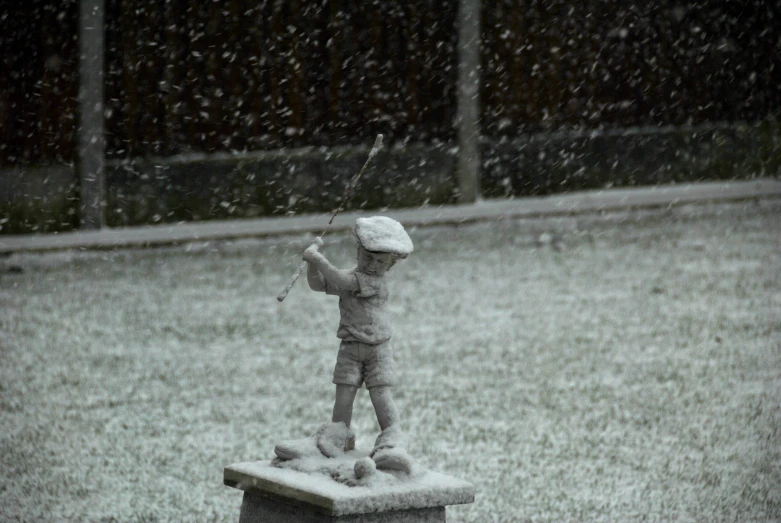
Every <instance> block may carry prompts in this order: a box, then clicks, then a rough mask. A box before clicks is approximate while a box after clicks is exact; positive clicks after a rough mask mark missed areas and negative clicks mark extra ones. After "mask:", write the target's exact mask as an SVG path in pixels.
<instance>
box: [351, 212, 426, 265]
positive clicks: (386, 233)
mask: <svg viewBox="0 0 781 523" xmlns="http://www.w3.org/2000/svg"><path fill="white" fill-rule="evenodd" d="M354 231H355V236H356V237H357V238H358V241H359V242H360V243H361V245H362V246H363V248H364V249H366V250H367V251H372V252H388V253H392V254H398V255H399V256H405V257H406V256H408V255H409V254H411V253H412V248H413V247H412V240H411V239H410V237H409V235H408V234H407V231H405V230H404V227H403V226H402V225H401V224H400V223H399V222H397V221H396V220H394V219H393V218H388V217H387V216H372V217H370V218H358V219H357V220H356V221H355V229H354Z"/></svg>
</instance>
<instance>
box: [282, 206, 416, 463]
mask: <svg viewBox="0 0 781 523" xmlns="http://www.w3.org/2000/svg"><path fill="white" fill-rule="evenodd" d="M353 233H354V235H355V238H356V239H357V241H358V260H357V266H356V267H354V268H352V269H337V268H336V267H334V266H333V265H332V264H331V263H330V262H329V261H328V259H327V258H326V257H325V256H323V254H322V253H320V252H319V249H320V247H321V246H322V244H323V243H322V240H320V239H319V238H318V239H317V240H316V241H315V243H314V244H312V245H311V246H310V247H309V248H307V249H306V251H304V255H303V258H304V260H306V261H307V262H308V268H307V280H308V283H309V287H310V288H311V289H312V290H314V291H317V292H325V293H326V294H331V295H335V296H339V311H340V313H341V319H340V321H339V328H338V330H337V333H336V335H337V337H339V338H341V340H342V342H341V345H340V347H339V354H338V356H337V360H336V366H335V368H334V375H333V376H334V377H333V383H334V384H336V398H335V401H334V410H333V416H332V422H331V423H330V424H326V425H324V426H323V427H321V428H320V429H319V430H318V431H317V433H316V434H315V435H314V436H312V437H310V438H304V439H301V440H293V441H286V442H283V443H280V444H278V445H277V446H276V447H275V449H274V452H275V453H276V455H277V456H278V458H279V459H280V460H291V459H297V458H302V457H307V456H317V455H324V456H327V457H336V456H339V455H341V454H343V453H344V452H345V451H349V450H352V449H353V448H354V446H355V435H354V433H353V432H352V431H351V430H350V422H351V420H352V414H353V402H354V400H355V395H356V393H357V391H358V389H359V388H360V387H361V386H362V385H363V384H364V383H365V384H366V388H367V389H369V396H370V397H371V401H372V405H373V406H374V410H375V413H376V414H377V420H378V421H379V424H380V429H381V430H382V432H381V433H380V435H379V436H378V437H377V440H376V442H375V445H374V449H373V450H372V451H371V454H370V457H371V458H372V459H373V460H374V463H375V464H376V466H377V468H380V469H395V470H400V471H404V472H408V473H409V472H410V469H411V467H412V459H411V458H410V456H409V454H407V452H406V451H405V450H404V435H403V433H402V431H401V428H400V423H399V412H398V409H397V408H396V404H395V403H394V401H393V395H392V387H393V385H394V382H395V374H396V372H395V362H394V359H393V349H392V348H391V344H390V338H391V325H390V320H389V315H388V310H387V303H388V287H387V283H386V278H385V273H386V272H387V271H388V270H389V269H390V268H391V267H393V265H394V264H395V263H396V261H397V260H399V259H403V258H406V257H407V256H408V255H409V254H410V253H412V249H413V246H412V240H411V239H410V237H409V235H408V234H407V232H406V231H405V230H404V227H403V226H402V225H401V224H400V223H399V222H397V221H395V220H393V219H391V218H387V217H384V216H374V217H371V218H358V220H357V221H356V223H355V227H354V229H353Z"/></svg>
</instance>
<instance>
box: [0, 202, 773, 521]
mask: <svg viewBox="0 0 781 523" xmlns="http://www.w3.org/2000/svg"><path fill="white" fill-rule="evenodd" d="M779 216H781V202H779V200H773V201H762V202H747V203H740V204H729V205H728V204H720V205H715V204H714V205H706V206H698V207H679V208H676V209H671V210H657V211H644V212H635V213H620V214H614V215H609V216H602V217H588V216H581V217H578V218H577V219H575V218H559V219H548V220H505V221H501V222H491V223H481V224H476V225H470V226H464V227H458V228H456V227H437V228H425V229H418V230H412V231H410V233H411V236H412V239H413V240H414V241H415V252H414V253H413V254H412V256H410V257H409V259H407V260H406V261H403V262H400V263H399V264H398V265H397V266H396V267H394V269H393V270H392V271H391V272H390V274H389V276H390V280H391V282H390V283H391V299H390V303H391V312H392V314H393V319H394V322H395V325H396V334H395V337H394V341H395V350H396V358H397V361H398V363H399V367H400V371H401V373H400V382H401V384H400V386H399V387H398V388H397V391H396V397H397V401H398V404H399V407H400V410H401V412H402V413H403V416H404V418H405V422H406V425H407V428H408V430H409V432H410V433H411V435H412V438H411V445H410V449H409V450H410V452H411V453H412V454H413V455H414V456H416V457H417V458H418V459H419V460H420V462H421V463H422V464H423V465H424V466H426V467H428V468H431V469H434V470H437V471H439V472H445V473H448V474H451V475H454V476H458V477H461V478H464V479H468V480H470V481H472V482H473V483H474V484H475V485H476V486H477V489H478V494H477V501H476V502H475V503H474V504H473V505H468V506H459V507H451V508H450V509H448V520H449V521H453V522H456V521H480V522H484V521H508V522H509V521H520V520H527V519H528V520H549V521H560V520H581V521H582V520H614V521H619V520H620V521H626V520H641V519H645V518H648V519H651V520H672V519H679V520H683V521H686V520H698V521H714V520H738V521H749V520H751V521H753V520H774V519H775V520H777V519H781V402H780V401H779V398H781V320H779V318H781V224H780V223H779V218H778V217H779ZM352 241H353V240H352V239H351V238H350V237H349V236H348V235H341V236H332V237H330V238H327V241H326V247H325V250H324V252H325V253H327V254H328V255H329V256H331V257H332V258H333V259H334V260H335V261H337V262H339V263H340V264H342V265H346V264H347V263H348V262H349V261H350V259H351V258H352V257H354V248H353V246H352ZM307 243H308V242H307V241H305V240H304V239H302V238H300V237H299V238H282V239H275V240H263V241H258V240H252V241H251V240H246V241H241V242H233V243H212V244H199V245H190V246H187V247H182V248H171V249H156V250H137V251H129V250H128V251H114V252H102V253H95V252H92V253H74V252H71V253H53V254H47V255H23V256H20V255H17V256H13V257H11V258H7V259H5V260H3V261H2V262H0V270H1V271H2V273H0V470H2V474H0V520H3V521H5V520H9V519H10V520H13V519H17V518H20V519H25V520H30V521H44V520H73V521H115V520H116V521H153V520H155V521H236V520H237V519H238V513H239V506H240V503H241V493H240V492H238V491H236V490H234V489H230V488H227V487H224V486H223V485H222V468H223V466H225V465H227V464H230V463H234V462H238V461H248V460H252V459H260V458H263V459H267V458H270V457H272V455H273V447H274V443H275V442H277V441H278V440H280V439H286V438H291V437H300V436H302V435H306V434H309V433H311V432H313V430H314V429H315V428H316V427H317V426H318V425H319V424H320V423H322V422H324V421H327V420H328V418H329V416H330V411H331V407H332V403H331V401H332V393H333V385H331V371H332V368H333V364H334V361H335V354H336V350H337V348H338V340H337V339H336V338H335V329H336V325H337V320H338V310H337V305H336V302H335V298H334V297H329V296H325V295H322V294H315V293H313V292H311V291H308V290H307V289H306V287H305V282H304V281H303V280H302V281H300V282H299V283H298V284H297V286H296V287H295V288H293V290H292V292H291V293H290V295H289V296H288V298H287V300H286V301H285V302H284V303H282V304H279V303H277V301H276V300H275V296H276V295H277V293H278V292H279V291H280V290H281V288H282V287H283V285H284V283H285V282H286V281H287V279H288V278H289V277H290V275H291V273H292V271H294V270H295V267H296V265H297V264H298V260H299V256H300V252H301V250H302V248H303V247H304V246H306V245H307ZM355 416H356V418H355V422H354V425H353V428H354V429H355V430H356V432H357V433H358V435H359V439H358V446H359V447H367V446H369V445H370V444H371V443H372V442H373V440H374V437H375V436H376V434H377V432H378V430H379V429H378V427H377V423H376V421H375V420H374V418H373V411H372V409H371V406H370V404H369V400H368V394H366V391H361V392H360V393H359V395H358V398H357V401H356V413H355Z"/></svg>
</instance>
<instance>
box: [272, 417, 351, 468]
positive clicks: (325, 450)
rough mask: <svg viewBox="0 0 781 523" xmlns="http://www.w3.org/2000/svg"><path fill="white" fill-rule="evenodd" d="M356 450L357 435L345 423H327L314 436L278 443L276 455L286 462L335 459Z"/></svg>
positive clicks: (275, 448)
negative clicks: (314, 458) (307, 459)
mask: <svg viewBox="0 0 781 523" xmlns="http://www.w3.org/2000/svg"><path fill="white" fill-rule="evenodd" d="M353 448H355V433H354V432H353V431H352V430H350V429H349V428H348V427H347V425H345V424H344V423H341V422H340V423H326V424H325V425H323V426H322V427H320V428H319V429H318V430H317V432H315V434H314V435H313V436H309V437H308V438H301V439H294V440H288V441H283V442H282V443H278V444H277V445H276V446H275V447H274V453H275V454H276V455H277V457H278V458H279V459H281V460H284V461H289V460H291V459H301V458H306V457H312V456H325V457H327V458H335V457H337V456H341V455H342V454H344V453H345V452H346V451H349V450H352V449H353Z"/></svg>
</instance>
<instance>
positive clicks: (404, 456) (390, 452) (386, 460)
mask: <svg viewBox="0 0 781 523" xmlns="http://www.w3.org/2000/svg"><path fill="white" fill-rule="evenodd" d="M372 459H373V460H374V463H375V464H376V465H377V469H379V470H397V471H399V472H403V473H405V474H412V472H413V470H414V468H415V461H414V460H413V459H412V456H410V455H409V454H408V453H407V451H406V450H404V449H403V448H400V447H393V448H384V449H381V450H378V451H377V452H373V453H372Z"/></svg>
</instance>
